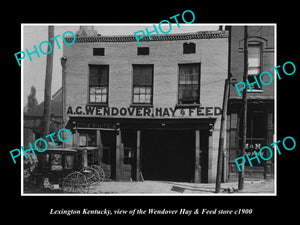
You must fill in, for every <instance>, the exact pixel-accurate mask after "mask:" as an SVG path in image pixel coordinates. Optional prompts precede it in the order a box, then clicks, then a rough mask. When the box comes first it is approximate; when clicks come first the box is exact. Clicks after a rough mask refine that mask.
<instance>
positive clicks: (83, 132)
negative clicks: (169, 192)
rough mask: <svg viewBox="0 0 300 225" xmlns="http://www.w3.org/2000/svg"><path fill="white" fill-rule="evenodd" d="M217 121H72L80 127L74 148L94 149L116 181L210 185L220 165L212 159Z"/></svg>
mask: <svg viewBox="0 0 300 225" xmlns="http://www.w3.org/2000/svg"><path fill="white" fill-rule="evenodd" d="M215 121H216V119H215V118H204V119H180V120H179V119H143V120H141V119H139V120H137V119H123V118H119V119H107V118H91V117H89V118H85V117H80V118H79V117H73V118H71V120H70V122H69V125H70V124H74V125H75V126H74V127H72V130H73V132H74V134H73V136H72V139H73V147H74V148H89V147H90V146H88V144H89V142H90V143H92V144H93V145H94V146H93V147H94V148H95V149H96V150H95V151H96V152H97V155H96V156H94V157H98V161H99V162H101V163H105V164H107V165H109V168H110V179H112V180H116V181H129V180H135V181H141V180H155V181H178V182H194V183H207V182H212V181H213V175H214V174H213V172H212V170H213V169H214V167H215V166H216V165H215V164H213V163H212V162H214V161H216V159H212V158H211V159H210V158H209V156H210V155H211V156H210V157H213V154H211V152H212V149H213V146H214V147H215V146H216V144H217V143H213V138H212V136H213V132H212V127H213V126H214V123H215ZM216 135H217V134H216ZM85 140H86V142H84V141H85ZM93 140H95V141H93ZM84 145H85V146H84ZM87 161H89V160H88V159H87Z"/></svg>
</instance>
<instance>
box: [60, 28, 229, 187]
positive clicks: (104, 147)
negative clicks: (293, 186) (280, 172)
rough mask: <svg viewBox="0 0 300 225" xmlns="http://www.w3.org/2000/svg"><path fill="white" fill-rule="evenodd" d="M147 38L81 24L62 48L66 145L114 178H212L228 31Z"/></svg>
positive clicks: (215, 164)
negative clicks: (83, 153) (89, 153)
mask: <svg viewBox="0 0 300 225" xmlns="http://www.w3.org/2000/svg"><path fill="white" fill-rule="evenodd" d="M151 37H152V40H149V38H144V39H141V40H140V41H141V45H138V44H137V42H136V40H135V38H134V36H133V35H124V36H101V35H99V34H96V33H95V31H94V29H93V27H92V26H81V27H80V31H79V32H78V33H77V36H76V41H75V43H74V44H72V45H66V44H65V45H64V48H63V49H64V52H63V55H64V60H66V61H65V63H64V64H63V96H64V122H65V125H66V127H67V128H69V129H71V130H72V131H73V135H72V141H69V142H68V143H66V144H71V145H72V146H66V147H73V148H77V149H85V150H87V151H89V150H96V152H97V154H96V157H98V159H99V160H98V162H102V163H105V164H108V165H109V166H110V168H111V178H112V179H115V180H129V179H133V180H140V179H145V180H172V181H186V182H214V181H215V178H216V167H217V153H218V145H219V133H220V132H219V131H220V120H221V108H222V103H223V94H224V93H223V92H224V82H225V79H226V78H227V75H228V32H227V31H224V30H219V31H199V32H193V33H182V34H179V33H178V34H167V35H160V36H159V37H158V36H154V35H153V36H151ZM71 39H72V38H71V37H70V38H66V40H67V41H68V42H70V41H71ZM89 161H90V159H89Z"/></svg>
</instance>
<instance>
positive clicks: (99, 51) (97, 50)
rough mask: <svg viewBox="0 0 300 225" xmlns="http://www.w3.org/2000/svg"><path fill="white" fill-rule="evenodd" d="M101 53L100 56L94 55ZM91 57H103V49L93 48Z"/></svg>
mask: <svg viewBox="0 0 300 225" xmlns="http://www.w3.org/2000/svg"><path fill="white" fill-rule="evenodd" d="M95 53H101V54H95ZM93 56H105V48H93Z"/></svg>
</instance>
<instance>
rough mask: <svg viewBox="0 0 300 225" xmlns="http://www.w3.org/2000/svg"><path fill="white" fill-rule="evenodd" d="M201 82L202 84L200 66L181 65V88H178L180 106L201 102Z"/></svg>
mask: <svg viewBox="0 0 300 225" xmlns="http://www.w3.org/2000/svg"><path fill="white" fill-rule="evenodd" d="M199 82H200V65H199V64H180V65H179V86H178V100H179V101H178V102H179V104H184V103H197V102H199Z"/></svg>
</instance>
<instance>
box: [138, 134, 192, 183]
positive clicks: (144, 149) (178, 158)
mask: <svg viewBox="0 0 300 225" xmlns="http://www.w3.org/2000/svg"><path fill="white" fill-rule="evenodd" d="M141 161H142V173H143V176H144V179H145V180H158V181H159V180H164V181H180V182H192V181H193V179H194V170H195V131H194V130H158V129H157V130H143V131H142V132H141Z"/></svg>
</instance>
